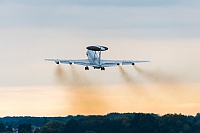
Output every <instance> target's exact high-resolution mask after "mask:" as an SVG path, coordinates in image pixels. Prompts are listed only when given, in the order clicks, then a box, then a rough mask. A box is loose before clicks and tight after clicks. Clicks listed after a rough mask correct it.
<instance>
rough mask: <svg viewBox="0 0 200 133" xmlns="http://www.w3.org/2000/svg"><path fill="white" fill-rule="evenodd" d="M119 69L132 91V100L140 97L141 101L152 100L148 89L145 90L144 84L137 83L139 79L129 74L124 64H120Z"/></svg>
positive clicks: (129, 89)
mask: <svg viewBox="0 0 200 133" xmlns="http://www.w3.org/2000/svg"><path fill="white" fill-rule="evenodd" d="M119 70H120V73H121V76H122V78H123V79H124V80H125V82H126V86H127V87H126V88H128V91H129V92H130V95H131V99H130V101H135V100H136V101H137V100H138V99H140V102H144V103H145V102H147V101H150V100H152V97H151V95H149V93H148V92H147V91H145V90H144V88H143V86H142V85H141V84H139V83H137V81H136V80H135V79H133V78H132V77H131V76H130V74H128V73H127V72H126V71H125V70H124V69H123V68H122V66H119Z"/></svg>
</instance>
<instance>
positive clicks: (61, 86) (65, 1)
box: [0, 0, 200, 117]
mask: <svg viewBox="0 0 200 133" xmlns="http://www.w3.org/2000/svg"><path fill="white" fill-rule="evenodd" d="M199 6H200V2H199V1H198V0H193V1H189V0H176V1H174V0H168V1H161V0H124V1H120V0H106V1H104V0H84V1H83V0H41V1H32V0H18V1H16V0H1V1H0V20H1V21H0V46H1V47H0V60H1V65H0V79H1V80H0V117H4V116H67V115H77V114H85V115H90V114H107V113H110V112H121V113H123V112H144V113H157V114H160V115H163V114H166V113H182V114H186V115H196V113H198V112H199V110H200V98H199V96H198V94H199V92H200V90H199V88H200V70H199V68H200V52H199V49H200V38H199V37H200V18H199V13H200V9H199ZM89 45H104V46H107V47H108V48H109V50H108V51H106V52H104V53H103V55H102V58H104V59H131V60H150V61H151V63H141V64H137V65H136V66H135V67H134V66H122V67H114V68H107V69H106V71H103V72H102V71H98V70H93V69H92V68H90V71H85V70H84V67H82V66H74V65H72V66H69V65H59V66H57V65H55V63H52V62H46V61H44V59H45V58H59V59H82V58H86V55H85V53H86V47H87V46H89Z"/></svg>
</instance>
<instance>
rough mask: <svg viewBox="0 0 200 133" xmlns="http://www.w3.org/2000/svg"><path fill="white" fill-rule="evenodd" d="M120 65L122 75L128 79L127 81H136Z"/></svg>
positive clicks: (130, 82) (131, 82) (129, 82)
mask: <svg viewBox="0 0 200 133" xmlns="http://www.w3.org/2000/svg"><path fill="white" fill-rule="evenodd" d="M118 67H119V71H120V73H121V76H122V78H123V79H124V80H125V81H126V83H128V84H133V83H135V81H134V79H133V78H132V77H131V76H130V75H129V74H128V73H127V72H126V71H125V70H124V69H123V68H122V67H121V66H118Z"/></svg>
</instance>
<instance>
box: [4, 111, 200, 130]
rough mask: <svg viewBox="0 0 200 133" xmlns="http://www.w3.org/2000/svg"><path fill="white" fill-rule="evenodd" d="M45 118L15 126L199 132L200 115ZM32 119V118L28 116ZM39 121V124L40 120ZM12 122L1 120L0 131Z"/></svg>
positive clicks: (114, 114)
mask: <svg viewBox="0 0 200 133" xmlns="http://www.w3.org/2000/svg"><path fill="white" fill-rule="evenodd" d="M56 118H57V119H53V117H49V118H48V117H45V118H41V119H42V122H43V124H42V126H40V128H36V129H34V130H33V129H32V125H33V124H32V123H30V122H31V121H30V120H29V123H23V124H22V123H21V124H19V125H18V127H17V128H18V132H19V133H31V132H34V133H200V114H197V115H196V116H195V117H194V116H185V115H181V114H166V115H163V116H159V115H156V114H144V113H126V114H119V113H111V114H108V115H105V116H68V117H56ZM29 119H31V117H30V118H29ZM42 122H41V123H42ZM11 127H12V125H6V124H5V123H4V122H1V121H0V132H9V131H10V129H11Z"/></svg>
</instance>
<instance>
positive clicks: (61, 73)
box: [55, 65, 69, 85]
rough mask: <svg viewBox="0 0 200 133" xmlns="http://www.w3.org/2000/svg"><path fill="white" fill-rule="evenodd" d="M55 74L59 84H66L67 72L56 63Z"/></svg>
mask: <svg viewBox="0 0 200 133" xmlns="http://www.w3.org/2000/svg"><path fill="white" fill-rule="evenodd" d="M55 76H56V80H57V81H58V82H59V84H61V85H67V84H68V80H69V79H68V77H67V73H66V71H65V70H64V68H63V67H62V66H61V65H58V66H57V67H56V69H55Z"/></svg>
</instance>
